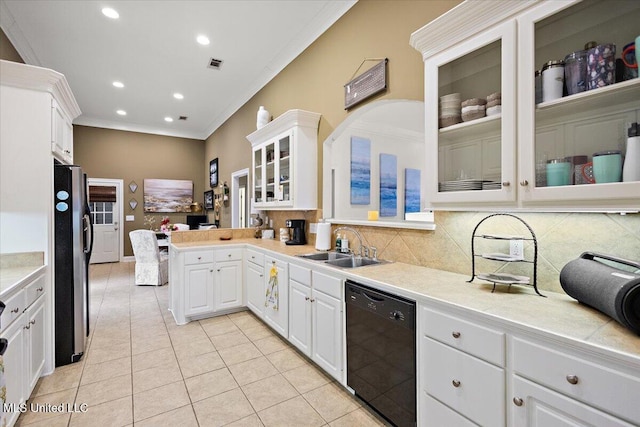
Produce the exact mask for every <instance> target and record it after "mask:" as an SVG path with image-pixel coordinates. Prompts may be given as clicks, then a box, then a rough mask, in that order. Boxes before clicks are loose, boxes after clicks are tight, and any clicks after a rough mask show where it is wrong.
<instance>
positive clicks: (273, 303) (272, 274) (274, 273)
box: [264, 261, 279, 310]
mask: <svg viewBox="0 0 640 427" xmlns="http://www.w3.org/2000/svg"><path fill="white" fill-rule="evenodd" d="M278 300H279V297H278V267H277V266H276V262H275V261H273V264H272V265H271V270H270V271H269V284H268V285H267V293H266V295H265V300H264V306H265V307H272V308H273V309H274V310H278Z"/></svg>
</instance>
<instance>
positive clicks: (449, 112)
mask: <svg viewBox="0 0 640 427" xmlns="http://www.w3.org/2000/svg"><path fill="white" fill-rule="evenodd" d="M460 99H461V98H460V94H459V93H451V94H449V95H444V96H441V97H440V105H439V107H440V108H439V111H440V114H439V117H438V118H439V125H440V127H441V128H445V127H447V126H451V125H455V124H456V123H460V122H461V121H462V107H461V105H460V104H461V102H460Z"/></svg>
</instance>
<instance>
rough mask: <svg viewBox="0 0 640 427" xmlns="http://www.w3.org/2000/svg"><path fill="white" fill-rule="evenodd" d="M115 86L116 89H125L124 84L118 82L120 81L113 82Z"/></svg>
mask: <svg viewBox="0 0 640 427" xmlns="http://www.w3.org/2000/svg"><path fill="white" fill-rule="evenodd" d="M113 85H114V86H115V87H117V88H123V87H124V83H122V82H118V81H116V82H113Z"/></svg>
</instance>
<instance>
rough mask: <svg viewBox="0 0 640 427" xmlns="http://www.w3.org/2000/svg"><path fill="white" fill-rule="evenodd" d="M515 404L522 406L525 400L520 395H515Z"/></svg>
mask: <svg viewBox="0 0 640 427" xmlns="http://www.w3.org/2000/svg"><path fill="white" fill-rule="evenodd" d="M513 404H514V405H516V406H522V405H524V400H522V399H521V398H519V397H514V398H513Z"/></svg>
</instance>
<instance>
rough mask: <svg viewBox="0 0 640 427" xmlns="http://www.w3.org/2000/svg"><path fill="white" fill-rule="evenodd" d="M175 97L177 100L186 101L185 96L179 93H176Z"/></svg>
mask: <svg viewBox="0 0 640 427" xmlns="http://www.w3.org/2000/svg"><path fill="white" fill-rule="evenodd" d="M173 97H174V98H175V99H184V95H183V94H181V93H178V92H176V93H174V94H173Z"/></svg>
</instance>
